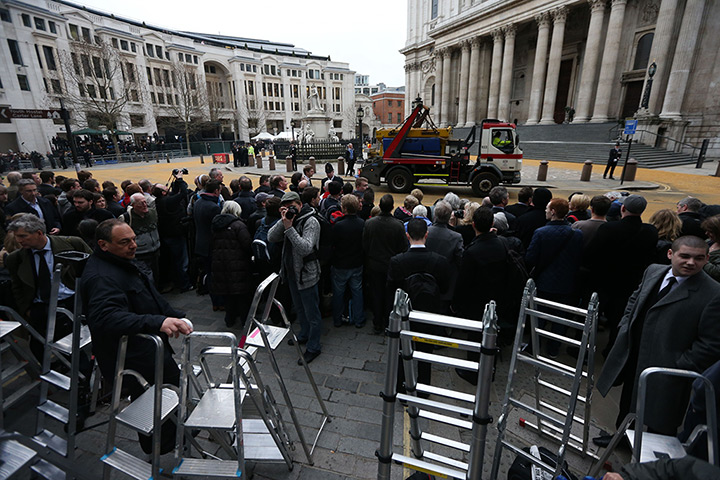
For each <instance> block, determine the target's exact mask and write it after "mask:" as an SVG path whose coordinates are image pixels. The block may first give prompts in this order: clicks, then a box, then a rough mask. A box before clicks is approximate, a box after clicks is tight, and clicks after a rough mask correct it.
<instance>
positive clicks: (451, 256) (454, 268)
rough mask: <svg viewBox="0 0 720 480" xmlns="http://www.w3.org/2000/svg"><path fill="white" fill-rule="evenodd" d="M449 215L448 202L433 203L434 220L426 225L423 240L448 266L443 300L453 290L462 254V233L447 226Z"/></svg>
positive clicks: (449, 206) (448, 299)
mask: <svg viewBox="0 0 720 480" xmlns="http://www.w3.org/2000/svg"><path fill="white" fill-rule="evenodd" d="M451 215H452V206H451V205H450V204H449V203H448V202H446V201H444V200H443V201H440V202H438V203H437V204H436V205H435V218H434V220H435V221H434V222H433V224H432V225H431V226H430V227H428V236H427V241H426V242H425V247H426V248H427V249H428V250H430V251H431V252H435V253H437V254H439V255H441V256H442V257H443V258H445V261H446V262H447V263H448V265H449V266H450V271H451V276H450V285H449V287H448V291H447V293H446V294H445V296H444V297H443V300H445V301H450V299H451V298H452V294H453V292H454V291H455V281H456V280H457V276H458V271H459V270H460V262H461V261H462V256H463V238H462V235H460V234H459V233H458V232H456V231H454V230H450V228H448V222H449V221H450V216H451Z"/></svg>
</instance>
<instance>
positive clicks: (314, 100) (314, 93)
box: [309, 85, 324, 112]
mask: <svg viewBox="0 0 720 480" xmlns="http://www.w3.org/2000/svg"><path fill="white" fill-rule="evenodd" d="M309 98H310V111H311V112H312V111H321V112H322V111H324V110H323V108H322V107H321V106H320V95H319V94H318V90H317V87H316V86H315V85H313V86H311V87H310V97H309Z"/></svg>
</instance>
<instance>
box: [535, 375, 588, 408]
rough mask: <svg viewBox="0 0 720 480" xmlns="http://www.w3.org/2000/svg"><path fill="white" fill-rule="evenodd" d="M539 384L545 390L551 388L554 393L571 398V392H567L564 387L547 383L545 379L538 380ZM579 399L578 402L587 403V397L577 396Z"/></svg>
mask: <svg viewBox="0 0 720 480" xmlns="http://www.w3.org/2000/svg"><path fill="white" fill-rule="evenodd" d="M538 384H540V385H542V386H543V387H545V388H549V389H550V390H552V391H554V392H557V393H561V394H563V395H565V396H566V397H569V396H570V390H566V389H564V388H562V387H558V386H557V385H554V384H552V383H550V382H546V381H545V380H543V379H541V378H540V379H538ZM577 399H578V402H582V403H585V397H584V396H582V395H578V396H577Z"/></svg>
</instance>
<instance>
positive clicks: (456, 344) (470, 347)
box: [400, 330, 482, 352]
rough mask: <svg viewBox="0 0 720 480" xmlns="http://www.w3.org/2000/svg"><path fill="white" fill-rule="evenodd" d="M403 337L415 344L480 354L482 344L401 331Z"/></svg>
mask: <svg viewBox="0 0 720 480" xmlns="http://www.w3.org/2000/svg"><path fill="white" fill-rule="evenodd" d="M400 336H401V337H408V338H410V340H413V341H415V342H422V343H427V344H430V345H435V346H438V347H447V348H454V349H457V350H463V351H470V352H480V348H481V347H482V344H481V343H477V342H470V341H468V340H459V339H456V338H451V337H441V336H438V335H430V334H429V333H421V332H413V331H411V330H401V331H400Z"/></svg>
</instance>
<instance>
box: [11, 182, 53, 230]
mask: <svg viewBox="0 0 720 480" xmlns="http://www.w3.org/2000/svg"><path fill="white" fill-rule="evenodd" d="M37 191H38V187H37V185H36V184H35V182H34V181H33V180H30V179H22V180H20V181H19V182H18V196H17V198H16V199H15V200H14V201H13V202H12V203H9V204H8V205H7V206H6V207H5V214H6V215H7V216H8V218H9V217H12V216H13V215H15V214H16V213H32V214H33V215H35V216H37V217H40V218H41V219H42V220H43V221H44V222H45V228H46V231H47V232H48V233H49V234H50V235H57V234H58V233H60V215H59V214H58V212H57V210H56V209H55V207H54V206H53V204H52V203H50V202H49V201H48V200H45V199H44V198H42V197H38V196H37Z"/></svg>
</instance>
